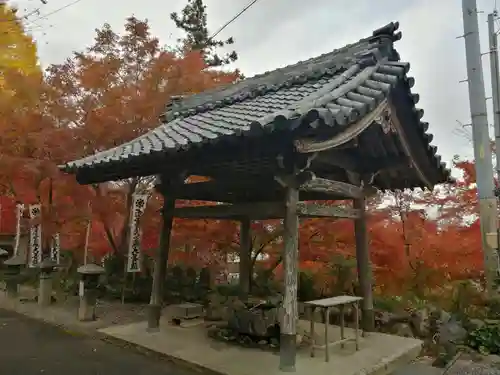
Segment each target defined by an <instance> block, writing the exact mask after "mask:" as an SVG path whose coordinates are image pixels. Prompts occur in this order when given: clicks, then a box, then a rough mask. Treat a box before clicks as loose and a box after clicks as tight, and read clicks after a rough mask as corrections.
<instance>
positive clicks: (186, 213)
mask: <svg viewBox="0 0 500 375" xmlns="http://www.w3.org/2000/svg"><path fill="white" fill-rule="evenodd" d="M284 215H285V205H284V203H280V202H257V203H237V204H217V205H214V206H194V207H178V208H176V209H175V210H174V217H178V218H181V219H228V220H236V219H239V218H242V217H246V218H249V219H251V220H265V219H282V218H283V216H284Z"/></svg>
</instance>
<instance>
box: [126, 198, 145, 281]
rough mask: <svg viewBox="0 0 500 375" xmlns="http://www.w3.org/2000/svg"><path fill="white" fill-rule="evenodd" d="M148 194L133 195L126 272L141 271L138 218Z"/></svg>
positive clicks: (143, 208)
mask: <svg viewBox="0 0 500 375" xmlns="http://www.w3.org/2000/svg"><path fill="white" fill-rule="evenodd" d="M147 201H148V196H147V195H145V194H142V195H134V199H133V203H132V212H131V215H130V216H131V217H130V234H129V245H128V259H127V272H140V271H141V234H142V233H141V228H140V226H139V219H140V218H141V215H142V214H143V213H144V210H145V209H146V203H147Z"/></svg>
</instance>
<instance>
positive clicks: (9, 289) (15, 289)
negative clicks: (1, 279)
mask: <svg viewBox="0 0 500 375" xmlns="http://www.w3.org/2000/svg"><path fill="white" fill-rule="evenodd" d="M5 292H6V294H7V297H8V298H12V299H17V298H19V283H18V281H17V280H14V279H11V278H7V280H6V281H5Z"/></svg>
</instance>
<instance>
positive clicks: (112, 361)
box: [0, 309, 186, 375]
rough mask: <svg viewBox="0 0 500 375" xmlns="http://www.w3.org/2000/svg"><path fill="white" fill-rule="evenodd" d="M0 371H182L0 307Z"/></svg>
mask: <svg viewBox="0 0 500 375" xmlns="http://www.w3.org/2000/svg"><path fill="white" fill-rule="evenodd" d="M0 373H1V374H2V375H17V374H22V375H35V374H36V375H40V374H46V375H59V374H71V375H143V374H144V375H186V372H185V371H181V370H177V369H174V368H173V367H172V365H171V364H169V363H167V362H166V361H162V360H159V359H155V358H152V357H146V356H143V355H141V354H138V353H135V352H132V351H129V350H127V349H124V348H120V347H116V346H114V345H111V344H107V343H105V342H103V341H101V340H97V339H90V338H86V337H83V336H75V335H71V334H70V333H67V332H64V331H62V330H60V329H58V328H56V327H53V326H51V325H47V324H45V323H41V322H39V321H36V320H32V319H29V318H26V317H24V316H21V315H18V314H16V313H13V312H7V311H5V310H1V309H0Z"/></svg>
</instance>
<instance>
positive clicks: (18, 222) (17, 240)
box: [14, 203, 24, 255]
mask: <svg viewBox="0 0 500 375" xmlns="http://www.w3.org/2000/svg"><path fill="white" fill-rule="evenodd" d="M23 212H24V204H22V203H18V204H17V205H16V236H15V237H14V255H19V243H20V241H21V218H22V217H23Z"/></svg>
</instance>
